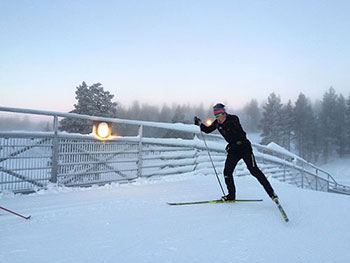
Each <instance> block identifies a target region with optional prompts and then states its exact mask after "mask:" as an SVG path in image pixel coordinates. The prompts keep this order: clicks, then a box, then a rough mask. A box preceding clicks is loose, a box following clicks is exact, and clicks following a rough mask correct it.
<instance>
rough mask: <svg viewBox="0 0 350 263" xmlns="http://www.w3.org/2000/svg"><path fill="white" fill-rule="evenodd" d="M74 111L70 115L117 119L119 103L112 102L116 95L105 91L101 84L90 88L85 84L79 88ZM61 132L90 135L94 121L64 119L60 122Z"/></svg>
mask: <svg viewBox="0 0 350 263" xmlns="http://www.w3.org/2000/svg"><path fill="white" fill-rule="evenodd" d="M75 94H76V97H75V98H76V100H77V101H78V102H77V103H76V104H74V108H75V109H74V110H72V111H70V113H77V114H84V115H90V116H100V117H110V118H113V117H116V106H117V103H115V102H112V99H113V97H114V95H112V94H111V93H110V92H109V91H104V89H103V87H102V84H101V83H96V84H93V85H92V86H88V85H87V84H86V83H85V82H83V83H82V84H81V85H79V86H78V87H77V90H76V92H75ZM60 130H62V131H67V132H71V133H82V134H88V133H91V131H92V121H90V120H83V119H77V118H64V119H62V120H61V121H60Z"/></svg>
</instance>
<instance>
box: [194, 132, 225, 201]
mask: <svg viewBox="0 0 350 263" xmlns="http://www.w3.org/2000/svg"><path fill="white" fill-rule="evenodd" d="M199 130H200V131H201V135H202V138H203V141H204V144H205V148H207V152H208V155H209V159H210V162H211V165H212V166H213V168H214V172H215V175H216V179H218V182H219V185H220V188H221V191H222V193H223V194H224V195H225V191H224V189H223V188H222V184H221V182H220V179H219V176H218V173H217V171H216V169H215V165H214V162H213V159H212V158H211V154H210V152H209V148H208V145H207V142H206V140H205V138H204V135H203V132H202V130H201V128H200V127H199Z"/></svg>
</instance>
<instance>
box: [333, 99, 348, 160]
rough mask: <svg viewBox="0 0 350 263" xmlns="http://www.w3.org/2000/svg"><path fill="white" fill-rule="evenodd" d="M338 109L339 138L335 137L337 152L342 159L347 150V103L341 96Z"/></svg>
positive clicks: (336, 106)
mask: <svg viewBox="0 0 350 263" xmlns="http://www.w3.org/2000/svg"><path fill="white" fill-rule="evenodd" d="M335 108H336V112H337V113H336V119H335V121H336V127H335V129H336V131H337V136H336V137H335V143H336V150H337V152H338V154H339V156H340V157H343V156H344V154H345V150H346V102H345V98H344V96H343V95H341V94H340V95H339V96H338V99H337V103H336V105H335Z"/></svg>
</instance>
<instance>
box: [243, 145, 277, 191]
mask: <svg viewBox="0 0 350 263" xmlns="http://www.w3.org/2000/svg"><path fill="white" fill-rule="evenodd" d="M243 160H244V162H245V164H246V165H247V168H248V170H249V172H250V173H251V174H252V175H253V176H254V177H255V178H256V179H258V181H259V183H260V184H261V185H262V186H263V187H264V189H265V191H266V193H267V194H268V195H269V196H270V197H271V198H274V197H276V194H275V192H274V190H273V188H272V186H271V184H270V182H269V181H268V180H267V178H266V176H265V175H264V174H263V172H262V171H261V170H260V169H259V167H258V166H257V164H256V161H255V156H254V154H253V152H252V151H247V152H246V153H244V154H243Z"/></svg>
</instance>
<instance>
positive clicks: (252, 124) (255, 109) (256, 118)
mask: <svg viewBox="0 0 350 263" xmlns="http://www.w3.org/2000/svg"><path fill="white" fill-rule="evenodd" d="M243 112H244V114H245V117H246V128H247V130H248V131H251V132H257V131H258V130H259V127H258V126H259V122H260V119H261V113H260V108H259V105H258V101H257V100H255V99H252V100H251V101H250V102H249V103H248V104H247V105H246V106H245V107H244V109H243Z"/></svg>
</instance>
